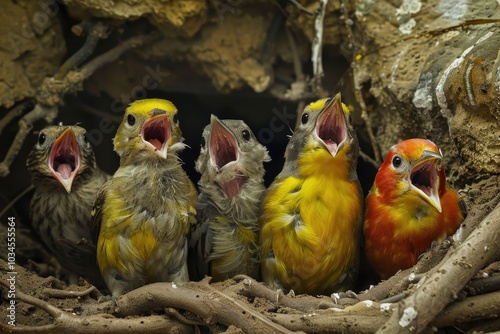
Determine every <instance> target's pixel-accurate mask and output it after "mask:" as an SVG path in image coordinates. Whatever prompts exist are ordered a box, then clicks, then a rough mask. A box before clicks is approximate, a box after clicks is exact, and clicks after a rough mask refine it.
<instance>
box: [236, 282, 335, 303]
mask: <svg viewBox="0 0 500 334" xmlns="http://www.w3.org/2000/svg"><path fill="white" fill-rule="evenodd" d="M233 279H234V280H235V281H236V282H241V284H242V285H241V288H240V291H239V292H238V293H240V294H243V295H245V296H252V297H259V298H264V299H267V300H269V301H271V302H273V303H275V304H276V305H278V306H284V307H290V308H293V309H296V310H299V311H302V312H312V311H315V310H319V309H326V308H341V306H340V305H337V304H335V303H332V302H328V301H326V300H324V299H321V298H315V297H312V296H311V297H310V298H296V297H290V296H287V295H284V294H283V293H278V292H276V291H273V290H271V289H269V288H268V287H266V286H265V285H263V284H262V283H259V282H257V281H256V280H254V279H253V278H250V277H248V276H245V275H238V276H235V277H234V278H233ZM304 297H306V296H304Z"/></svg>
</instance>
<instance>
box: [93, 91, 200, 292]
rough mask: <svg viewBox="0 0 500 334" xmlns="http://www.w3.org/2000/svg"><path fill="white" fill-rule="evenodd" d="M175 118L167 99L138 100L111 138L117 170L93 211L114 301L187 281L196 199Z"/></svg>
mask: <svg viewBox="0 0 500 334" xmlns="http://www.w3.org/2000/svg"><path fill="white" fill-rule="evenodd" d="M176 116H177V109H176V107H175V106H174V104H173V103H171V102H170V101H167V100H161V99H145V100H139V101H135V102H133V103H131V104H130V106H129V107H128V108H127V109H126V111H125V115H124V118H123V121H122V123H121V124H120V126H119V128H118V130H117V133H116V136H115V138H114V147H115V151H116V152H117V153H118V154H119V155H120V167H119V168H118V170H117V171H116V172H115V174H114V175H113V177H112V178H111V179H110V180H109V181H108V182H107V183H106V184H104V186H103V187H102V189H101V190H100V191H99V193H98V196H97V199H96V203H95V205H94V212H93V217H94V218H93V223H94V231H95V233H96V234H98V238H97V262H98V264H99V268H100V270H101V274H102V276H103V278H104V281H105V282H106V285H107V287H108V289H109V290H110V291H111V293H112V296H113V297H114V298H116V297H118V296H120V295H121V294H123V293H124V292H126V291H129V290H132V289H135V288H138V287H140V286H142V285H144V284H148V283H152V282H159V281H169V282H170V281H172V282H175V283H176V284H184V283H186V282H187V281H188V270H187V263H186V257H187V239H186V236H187V234H188V233H189V230H190V225H191V224H194V223H195V216H196V209H195V203H196V197H197V194H196V189H195V187H194V185H193V183H192V182H191V180H190V179H189V178H188V176H187V175H186V173H185V172H184V170H183V169H182V166H181V161H180V159H179V157H178V153H179V152H180V151H181V150H182V149H183V148H184V147H185V144H183V142H182V141H183V139H182V134H181V130H180V128H179V123H178V121H177V117H176Z"/></svg>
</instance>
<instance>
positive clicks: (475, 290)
mask: <svg viewBox="0 0 500 334" xmlns="http://www.w3.org/2000/svg"><path fill="white" fill-rule="evenodd" d="M466 289H467V291H469V292H471V293H472V294H474V295H478V294H482V293H487V292H492V291H498V290H500V275H494V276H489V277H482V278H476V279H473V280H472V281H470V282H469V284H468V285H467V287H466Z"/></svg>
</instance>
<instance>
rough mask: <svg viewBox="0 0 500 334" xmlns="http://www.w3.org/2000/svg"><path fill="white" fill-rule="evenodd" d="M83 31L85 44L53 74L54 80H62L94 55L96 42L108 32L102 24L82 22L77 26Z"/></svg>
mask: <svg viewBox="0 0 500 334" xmlns="http://www.w3.org/2000/svg"><path fill="white" fill-rule="evenodd" d="M79 26H80V27H81V28H82V29H83V33H84V34H86V35H87V37H86V38H85V42H84V43H83V45H82V47H81V48H80V49H79V50H78V51H76V52H75V53H74V54H73V55H72V56H71V57H69V58H68V59H67V60H66V61H65V62H64V63H63V64H62V65H61V67H59V69H58V70H57V72H56V73H55V74H54V80H63V79H64V77H65V76H66V75H67V74H68V72H69V71H71V70H74V69H75V68H77V67H78V66H80V65H81V64H82V63H83V62H84V61H85V60H87V58H88V57H90V56H91V55H92V53H94V50H95V48H96V46H97V42H99V40H100V39H102V38H103V37H104V36H105V35H106V32H107V30H108V27H107V26H105V25H104V24H103V23H102V22H97V23H95V22H92V21H88V22H83V23H82V24H80V25H79Z"/></svg>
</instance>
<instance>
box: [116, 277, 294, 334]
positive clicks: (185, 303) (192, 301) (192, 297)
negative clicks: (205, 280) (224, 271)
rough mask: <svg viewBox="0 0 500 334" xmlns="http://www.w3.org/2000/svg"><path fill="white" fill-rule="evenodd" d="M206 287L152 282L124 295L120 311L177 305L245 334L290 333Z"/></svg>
mask: <svg viewBox="0 0 500 334" xmlns="http://www.w3.org/2000/svg"><path fill="white" fill-rule="evenodd" d="M198 284H199V283H198ZM193 286H196V285H193ZM206 287H207V288H208V290H209V291H197V290H195V289H193V288H191V284H190V283H188V284H187V285H185V286H176V285H174V284H172V283H153V284H149V285H146V286H143V287H140V288H138V289H136V290H133V291H130V292H128V293H127V294H125V295H123V296H121V297H120V298H119V299H118V305H119V310H118V312H117V314H118V315H119V316H121V317H125V316H130V315H136V314H141V313H143V312H147V311H149V310H152V309H156V308H165V307H174V308H177V309H183V310H186V311H189V312H191V313H194V314H196V315H197V316H199V317H200V318H202V319H204V320H205V322H206V323H207V324H208V325H212V324H217V323H221V324H223V325H225V326H230V325H234V326H236V327H238V328H241V329H242V330H243V331H244V332H246V333H257V332H258V333H290V331H289V330H287V329H286V328H284V327H282V326H280V325H278V324H275V323H273V322H272V321H271V320H269V319H268V318H267V317H265V316H264V315H263V314H261V313H259V312H256V311H254V310H253V309H251V308H249V307H247V306H245V305H244V304H243V303H241V302H240V301H238V300H235V299H234V298H231V297H229V296H227V295H225V294H224V293H222V292H220V291H217V290H215V289H213V288H212V287H210V285H208V284H206Z"/></svg>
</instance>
